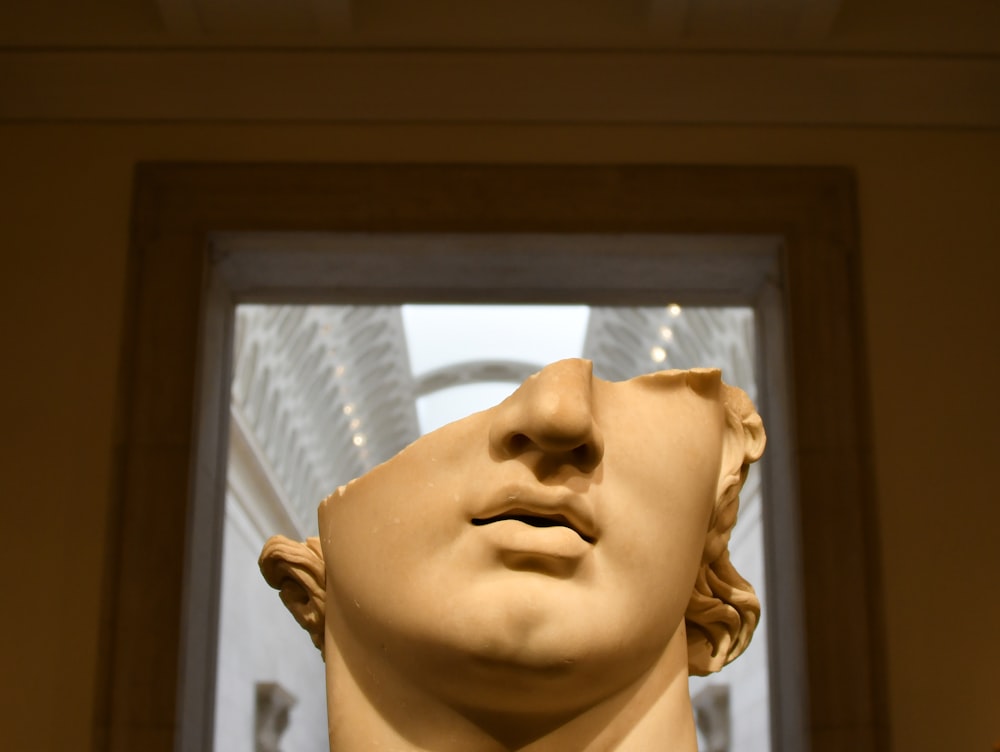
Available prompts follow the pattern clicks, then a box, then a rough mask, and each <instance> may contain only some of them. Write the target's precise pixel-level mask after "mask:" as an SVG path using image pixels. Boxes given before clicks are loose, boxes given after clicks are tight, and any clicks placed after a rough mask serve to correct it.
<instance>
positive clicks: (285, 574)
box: [257, 535, 326, 658]
mask: <svg viewBox="0 0 1000 752" xmlns="http://www.w3.org/2000/svg"><path fill="white" fill-rule="evenodd" d="M257 563H258V564H259V565H260V571H261V574H263V575H264V579H265V580H267V584H268V585H270V586H271V587H273V588H274V589H275V590H277V591H278V595H279V596H280V597H281V602H282V603H284V604H285V607H286V608H287V609H288V610H289V611H291V612H292V616H294V617H295V621H297V622H298V623H299V626H301V627H302V628H303V629H304V630H306V631H307V632H308V633H309V636H310V637H312V641H313V644H314V645H315V646H316V647H318V648H319V651H320V653H323V633H324V630H325V624H326V566H325V564H324V562H323V549H322V548H321V547H320V544H319V538H308V539H306V541H305V543H299V542H298V541H293V540H290V539H288V538H286V537H285V536H283V535H276V536H274V537H273V538H271V539H270V540H269V541H268V542H267V543H265V544H264V550H263V551H261V554H260V560H259V561H258V562H257ZM325 657H326V656H325V655H324V658H325Z"/></svg>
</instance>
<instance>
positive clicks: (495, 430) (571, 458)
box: [490, 360, 604, 472]
mask: <svg viewBox="0 0 1000 752" xmlns="http://www.w3.org/2000/svg"><path fill="white" fill-rule="evenodd" d="M490 445H491V447H492V449H493V451H494V452H495V453H496V454H498V455H499V456H500V457H501V458H503V459H512V458H514V457H518V456H521V455H525V454H527V453H529V452H536V453H540V454H541V455H543V456H544V457H545V458H546V459H548V460H549V461H550V462H555V463H556V464H557V465H563V464H570V465H575V466H576V467H578V468H579V469H581V470H583V471H585V472H590V471H591V470H593V469H594V468H596V467H597V466H598V465H599V464H600V462H601V459H602V457H603V456H604V440H603V437H602V436H601V432H600V429H599V428H598V426H597V423H596V422H595V420H594V412H593V367H592V364H591V362H590V361H589V360H561V361H559V362H557V363H553V364H551V365H549V366H546V367H545V368H543V369H542V370H541V371H539V372H538V373H536V374H535V375H534V376H532V377H530V378H529V379H528V380H527V381H525V382H524V384H522V385H521V386H520V388H519V389H518V390H517V391H516V392H514V394H512V395H511V396H510V397H508V398H507V399H506V400H505V401H504V402H503V403H501V404H500V406H499V407H498V408H497V412H496V414H495V416H494V419H493V423H492V425H491V426H490Z"/></svg>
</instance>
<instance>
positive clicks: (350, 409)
mask: <svg viewBox="0 0 1000 752" xmlns="http://www.w3.org/2000/svg"><path fill="white" fill-rule="evenodd" d="M353 412H354V403H353V402H348V403H347V404H346V405H344V415H350V414H351V413H353Z"/></svg>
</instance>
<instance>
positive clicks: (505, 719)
mask: <svg viewBox="0 0 1000 752" xmlns="http://www.w3.org/2000/svg"><path fill="white" fill-rule="evenodd" d="M331 643H332V641H331V640H330V639H329V637H328V642H327V707H328V712H329V720H330V750H331V752H364V751H365V750H376V749H377V750H393V751H394V752H411V751H412V752H417V751H418V750H426V749H434V750H440V751H441V752H515V751H516V752H560V751H562V750H567V749H572V750H579V751H580V752H596V751H597V750H616V751H617V752H648V750H651V749H660V750H664V752H696V749H697V745H696V739H695V729H694V720H693V715H692V711H691V702H690V699H689V696H688V684H687V679H688V671H687V641H686V639H685V635H684V626H683V624H681V625H680V627H679V629H678V631H677V633H675V634H674V636H673V638H672V639H671V640H670V642H669V644H668V645H667V648H666V649H665V650H664V652H663V654H662V655H661V656H660V658H659V660H658V661H657V663H656V665H654V666H653V667H652V668H651V669H650V670H649V671H647V672H646V673H645V674H644V675H643V676H641V677H640V678H639V679H638V680H637V681H636V682H634V683H633V684H632V685H631V686H629V687H626V688H625V689H623V690H620V691H618V692H616V693H613V694H611V695H609V696H608V697H606V698H605V699H603V700H601V701H599V702H597V703H596V704H594V705H591V706H590V707H587V708H585V709H582V710H581V711H580V712H577V713H566V714H562V715H560V716H546V717H540V718H525V717H524V716H523V715H518V716H512V715H510V714H505V713H495V712H492V711H491V710H490V709H488V708H487V709H476V710H471V711H470V710H467V709H457V708H455V707H454V706H452V705H449V704H447V703H444V702H441V701H440V700H439V699H438V698H437V697H436V696H434V695H432V694H431V693H429V692H426V691H423V690H421V689H420V688H417V687H414V686H413V685H412V684H410V683H408V682H406V681H405V680H403V679H402V678H400V677H398V676H397V675H395V674H391V675H390V674H388V673H384V672H381V671H380V670H379V669H378V668H374V670H369V669H370V668H371V667H369V666H366V667H365V671H364V675H363V676H356V674H360V673H361V672H358V671H357V670H355V671H354V672H352V671H351V670H350V669H349V668H348V666H347V664H346V663H345V662H344V661H343V659H342V658H341V655H340V653H339V652H338V651H337V650H336V649H335V646H334V645H332V644H331ZM331 648H333V649H331Z"/></svg>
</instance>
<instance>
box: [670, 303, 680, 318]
mask: <svg viewBox="0 0 1000 752" xmlns="http://www.w3.org/2000/svg"><path fill="white" fill-rule="evenodd" d="M667 313H669V314H670V318H672V319H675V318H677V317H678V316H680V315H681V307H680V306H679V305H677V303H671V304H670V305H668V306H667Z"/></svg>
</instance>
